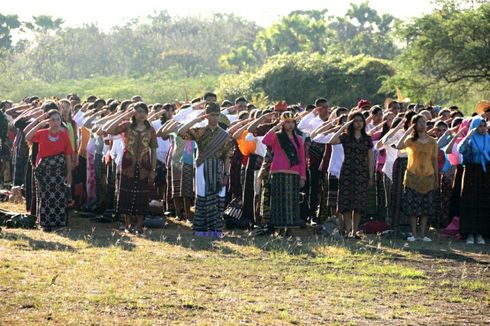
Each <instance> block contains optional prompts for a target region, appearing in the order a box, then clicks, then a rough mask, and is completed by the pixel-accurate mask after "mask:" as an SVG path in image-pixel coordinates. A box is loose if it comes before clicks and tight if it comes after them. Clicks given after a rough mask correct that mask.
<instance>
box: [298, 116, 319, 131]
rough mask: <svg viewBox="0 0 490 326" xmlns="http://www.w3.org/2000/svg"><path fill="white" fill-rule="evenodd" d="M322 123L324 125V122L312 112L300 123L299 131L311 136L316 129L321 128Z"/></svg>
mask: <svg viewBox="0 0 490 326" xmlns="http://www.w3.org/2000/svg"><path fill="white" fill-rule="evenodd" d="M322 123H324V121H323V120H322V119H320V117H318V116H316V115H314V114H313V112H310V113H308V114H307V115H305V116H304V117H303V118H302V119H301V121H300V122H299V123H298V129H299V130H301V131H302V132H304V133H306V134H308V135H310V134H311V133H312V132H313V131H314V130H315V129H316V128H318V127H320V125H321V124H322Z"/></svg>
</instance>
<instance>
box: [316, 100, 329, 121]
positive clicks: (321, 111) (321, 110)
mask: <svg viewBox="0 0 490 326" xmlns="http://www.w3.org/2000/svg"><path fill="white" fill-rule="evenodd" d="M317 109H318V116H319V117H320V119H322V120H325V119H327V118H328V116H329V115H330V107H329V106H328V104H327V103H321V104H319V105H318V106H317Z"/></svg>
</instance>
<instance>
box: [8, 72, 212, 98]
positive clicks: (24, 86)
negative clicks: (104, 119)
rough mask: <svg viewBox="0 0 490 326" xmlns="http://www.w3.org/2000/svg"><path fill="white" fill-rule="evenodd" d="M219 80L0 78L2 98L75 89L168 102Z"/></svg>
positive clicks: (62, 93) (58, 93)
mask: <svg viewBox="0 0 490 326" xmlns="http://www.w3.org/2000/svg"><path fill="white" fill-rule="evenodd" d="M217 84H218V80H217V78H216V77H213V76H203V77H201V78H198V79H197V78H191V79H187V78H179V79H176V78H173V76H171V75H162V76H143V77H140V78H131V77H116V76H114V77H94V78H89V79H80V80H64V81H62V82H56V83H48V82H46V81H43V80H40V79H32V80H28V81H22V82H18V83H15V84H13V83H10V82H9V81H8V80H2V81H1V82H0V94H2V98H5V99H12V100H14V101H19V100H20V99H22V98H24V97H25V96H32V95H37V96H40V97H51V96H53V95H55V96H58V97H65V96H66V95H67V94H69V93H73V92H76V93H77V94H78V95H80V96H81V97H87V96H89V95H94V94H95V95H97V96H99V97H102V98H109V97H112V98H118V99H128V98H131V96H133V95H135V94H138V95H141V96H143V98H144V99H145V101H148V102H149V103H152V102H160V103H163V102H170V101H173V100H175V99H185V98H186V96H187V97H188V98H189V99H190V98H191V97H194V96H202V94H203V93H204V92H206V91H208V90H213V89H215V87H216V86H217Z"/></svg>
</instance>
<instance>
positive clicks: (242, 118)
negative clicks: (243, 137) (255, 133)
mask: <svg viewBox="0 0 490 326" xmlns="http://www.w3.org/2000/svg"><path fill="white" fill-rule="evenodd" d="M248 117H249V115H248V114H244V115H242V116H241V118H240V120H247V119H248Z"/></svg>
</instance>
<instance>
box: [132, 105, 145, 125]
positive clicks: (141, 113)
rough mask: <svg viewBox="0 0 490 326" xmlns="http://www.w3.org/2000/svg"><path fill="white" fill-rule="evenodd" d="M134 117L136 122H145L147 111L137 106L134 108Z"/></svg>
mask: <svg viewBox="0 0 490 326" xmlns="http://www.w3.org/2000/svg"><path fill="white" fill-rule="evenodd" d="M134 117H135V119H136V121H137V122H145V120H146V118H148V113H147V112H146V111H145V110H144V109H142V108H140V107H137V108H136V109H135V110H134Z"/></svg>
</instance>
